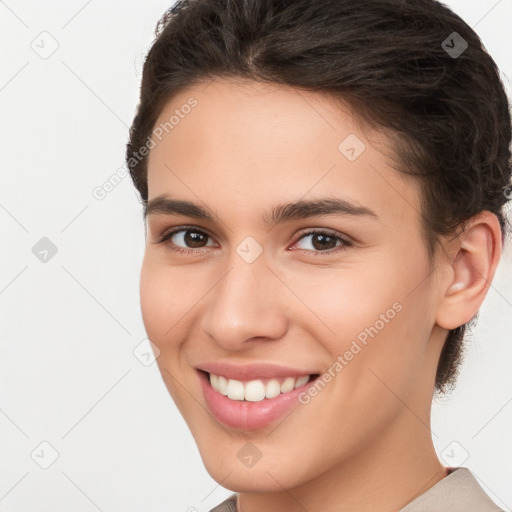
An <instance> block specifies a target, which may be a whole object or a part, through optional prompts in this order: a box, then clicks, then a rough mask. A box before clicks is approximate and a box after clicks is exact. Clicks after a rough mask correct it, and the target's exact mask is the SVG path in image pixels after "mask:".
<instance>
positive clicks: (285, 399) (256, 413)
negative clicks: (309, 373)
mask: <svg viewBox="0 0 512 512" xmlns="http://www.w3.org/2000/svg"><path fill="white" fill-rule="evenodd" d="M198 374H199V380H200V381H201V387H202V390H203V394H204V398H205V400H206V403H207V405H208V407H209V409H210V411H211V412H212V414H213V415H214V417H215V418H216V419H217V420H218V421H219V422H220V423H222V424H224V425H226V426H228V427H233V428H236V429H241V430H254V429H258V428H262V427H266V426H267V425H270V424H271V423H273V422H274V421H276V420H278V419H279V418H281V417H282V416H284V415H285V414H286V413H287V412H288V411H289V410H290V409H292V408H293V407H294V406H295V405H297V404H298V403H299V401H298V396H299V395H300V394H301V393H302V392H304V391H305V390H306V389H307V388H308V387H309V386H310V385H312V384H314V382H315V380H316V379H315V380H310V381H308V382H306V384H304V385H303V386H300V387H298V388H296V389H292V390H291V391H289V392H287V393H281V394H280V395H277V396H276V397H274V398H265V399H263V400H261V401H260V402H249V401H246V400H231V399H230V398H228V397H227V396H224V395H222V394H221V393H219V392H218V391H216V390H215V389H213V388H212V386H211V384H210V381H209V378H208V375H207V374H205V373H203V372H200V371H198Z"/></svg>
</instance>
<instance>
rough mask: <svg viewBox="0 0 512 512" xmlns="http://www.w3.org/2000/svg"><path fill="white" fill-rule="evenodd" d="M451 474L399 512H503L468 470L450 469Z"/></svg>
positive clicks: (462, 468) (461, 468)
mask: <svg viewBox="0 0 512 512" xmlns="http://www.w3.org/2000/svg"><path fill="white" fill-rule="evenodd" d="M451 469H452V471H451V473H450V474H449V475H448V476H446V477H445V478H443V479H442V480H441V481H440V482H438V483H437V484H436V485H434V486H433V487H431V488H430V489H429V490H428V491H427V492H425V493H424V494H422V495H421V496H418V498H416V499H415V500H414V501H412V502H411V503H409V504H408V505H406V506H405V507H404V508H402V509H401V510H400V512H442V511H445V510H450V511H452V512H503V510H502V509H501V508H499V507H498V506H497V505H496V504H495V503H494V502H493V501H492V500H491V498H489V496H488V495H487V494H486V493H485V491H484V490H483V489H482V487H480V484H479V483H478V482H477V480H476V478H475V477H474V476H473V474H472V473H471V471H470V470H469V469H468V468H464V467H460V468H451Z"/></svg>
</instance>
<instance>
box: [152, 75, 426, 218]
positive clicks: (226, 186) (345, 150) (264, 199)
mask: <svg viewBox="0 0 512 512" xmlns="http://www.w3.org/2000/svg"><path fill="white" fill-rule="evenodd" d="M191 105H193V106H192V107H191ZM159 127H160V132H159V134H160V135H159V137H154V136H153V140H154V142H155V146H154V147H153V148H152V149H151V151H150V154H149V161H148V190H149V199H150V200H151V198H155V197H157V196H160V195H165V194H172V195H173V196H178V197H180V198H182V199H188V200H194V201H195V202H198V199H199V200H200V201H201V202H204V203H206V204H208V205H210V206H212V207H213V208H214V209H221V210H222V209H225V210H226V211H227V209H230V210H232V212H233V213H234V212H236V214H235V216H243V214H244V212H247V213H249V212H256V211H261V210H262V208H263V207H264V205H273V204H276V203H278V202H283V201H284V200H286V199H290V200H297V199H300V198H305V197H308V198H315V197H324V196H325V195H326V194H327V195H330V196H332V195H336V196H339V197H340V198H346V199H350V200H352V201H354V202H356V203H359V204H362V205H371V206H372V209H373V210H375V211H377V212H380V213H382V217H383V218H385V217H386V216H388V217H389V218H390V220H391V219H392V220H393V221H396V217H401V218H402V217H404V216H411V215H417V214H418V210H419V205H418V185H417V183H416V181H415V180H413V179H412V178H411V177H410V176H405V175H403V174H401V173H399V172H397V171H396V170H395V168H394V167H393V166H394V165H395V164H394V162H393V160H392V158H391V156H392V155H393V152H392V149H391V145H390V142H389V140H388V139H387V138H386V136H385V135H384V134H383V133H381V132H378V131H370V130H363V129H362V127H361V123H359V122H358V119H357V118H356V117H355V116H354V115H353V114H352V112H351V110H350V108H349V107H348V106H346V105H344V104H342V103H339V102H334V101H333V100H332V99H331V98H329V97H328V96H325V95H323V94H319V93H315V92H311V91H304V90H300V89H296V88H293V87H289V86H283V85H278V84H266V83H265V84H263V83H258V82H254V81H250V80H233V79H229V80H228V79H216V80H212V81H210V82H203V83H200V84H196V85H194V86H193V87H190V88H188V89H186V90H184V91H182V92H181V93H179V94H177V95H175V96H174V97H173V98H172V99H171V101H169V102H168V104H167V105H166V106H165V108H164V109H163V111H162V113H161V115H160V117H159V119H158V121H157V123H156V125H155V129H158V128H159ZM154 133H155V130H154ZM226 201H229V202H228V203H227V202H226ZM264 209H265V208H264ZM380 213H379V216H380Z"/></svg>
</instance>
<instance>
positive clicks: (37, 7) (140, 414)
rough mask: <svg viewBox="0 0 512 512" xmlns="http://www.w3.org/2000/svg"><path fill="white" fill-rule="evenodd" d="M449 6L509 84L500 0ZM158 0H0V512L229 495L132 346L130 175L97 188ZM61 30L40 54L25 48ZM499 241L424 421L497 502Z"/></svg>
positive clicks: (507, 308) (511, 260)
mask: <svg viewBox="0 0 512 512" xmlns="http://www.w3.org/2000/svg"><path fill="white" fill-rule="evenodd" d="M446 3H447V4H448V5H449V6H451V7H452V8H453V9H454V10H455V11H456V12H457V13H458V14H460V15H461V16H462V17H463V18H464V19H465V20H466V21H467V22H468V23H469V24H470V25H471V26H473V27H476V30H477V32H478V33H479V34H480V36H481V37H482V39H483V41H484V44H485V45H486V47H487V48H488V50H489V52H490V53H491V55H492V56H493V57H494V58H495V60H496V62H497V63H498V65H499V66H500V68H501V70H502V72H503V79H504V81H505V84H506V87H507V90H508V93H509V94H510V91H511V88H510V82H509V78H510V79H512V62H511V59H510V48H512V36H511V30H510V22H511V21H512V0H501V1H496V0H485V1H483V0H478V1H473V2H468V1H464V0H458V1H450V2H446ZM169 5H170V3H169V2H165V1H161V0H152V1H149V2H134V1H133V0H131V1H126V0H125V1H121V0H115V1H109V2H104V1H103V2H101V1H99V0H92V1H91V0H90V1H85V0H80V1H68V2H56V1H45V2H35V1H31V2H25V1H15V0H7V2H0V22H1V30H0V38H1V44H2V60H1V71H0V104H1V116H0V127H1V141H2V151H1V152H0V159H1V160H0V166H1V170H2V183H1V187H0V206H1V207H0V222H1V227H2V233H3V235H2V253H1V257H2V259H1V264H0V268H1V276H0V306H1V308H2V309H1V311H2V321H1V358H0V375H1V386H0V429H1V436H0V439H1V453H0V460H1V464H0V511H1V512H14V511H16V512H20V511H23V512H28V511H30V512H39V511H41V512H43V511H44V512H60V511H66V512H75V511H97V510H100V511H103V512H117V511H124V512H129V511H141V510H146V511H152V512H153V511H154V512H159V511H162V512H163V511H192V510H197V511H207V510H209V509H210V508H211V507H213V506H214V505H215V504H217V503H219V502H220V501H222V500H223V499H224V498H225V497H227V496H228V495H229V494H230V493H231V492H230V491H228V490H226V489H223V488H222V487H220V486H218V484H217V483H216V482H215V481H214V480H212V479H211V478H210V477H209V475H208V474H207V473H206V470H205V469H204V467H203V465H202V462H201V459H200V457H199V453H198V451H197V448H196V446H195V443H194V441H193V439H192V437H191V435H190V433H189V431H188V429H187V427H186V425H185V423H184V421H183V419H182V418H181V416H180V415H179V413H178V412H177V409H176V408H175V406H174V404H173V402H172V400H171V398H170V397H169V395H168V393H167V391H166V389H165V387H164V384H163V382H162V381H161V378H160V374H159V372H158V369H157V367H156V364H153V365H151V366H144V365H143V364H142V363H141V362H140V361H139V360H138V359H137V358H136V357H135V356H134V354H133V350H134V348H135V347H137V346H138V345H139V344H140V343H141V342H142V341H143V340H144V338H145V332H144V326H143V323H142V318H141V314H140V307H139V295H138V293H139V290H138V283H139V272H140V266H141V261H142V256H143V251H144V228H143V223H142V215H141V211H142V210H141V205H140V204H139V202H138V199H137V195H136V192H135V188H134V187H133V185H132V183H131V180H130V178H129V177H125V178H124V179H122V180H121V182H120V183H119V185H118V186H117V187H115V189H114V190H112V191H111V192H110V193H108V194H107V196H106V197H105V198H104V199H103V200H97V199H95V198H94V197H93V195H92V191H93V189H94V188H95V187H97V186H101V185H102V184H103V183H104V182H105V181H107V180H108V179H109V177H111V176H112V175H113V174H115V173H116V172H118V170H119V169H121V168H122V167H123V164H124V151H125V144H126V141H127V136H128V127H129V125H130V124H131V120H132V117H133V115H134V113H135V107H136V104H137V101H138V88H139V84H140V77H141V70H142V62H143V58H144V55H145V53H146V52H147V50H148V49H149V46H150V44H151V41H152V40H153V31H154V28H155V25H156V22H157V20H158V19H159V18H160V16H161V15H162V14H163V12H164V11H165V10H166V9H167V8H168V7H169ZM45 31H46V32H47V33H48V34H50V35H47V34H43V35H42V36H41V35H40V34H41V32H45ZM41 38H45V39H44V41H43V42H41ZM53 40H55V41H56V43H54V42H52V41H53ZM57 43H58V48H57V50H56V51H55V52H54V53H53V54H52V55H51V56H49V57H48V58H46V59H43V58H41V57H40V56H39V55H38V54H37V53H36V51H34V49H33V48H32V46H34V47H37V45H39V48H40V49H39V51H40V52H42V51H49V49H51V45H52V44H57ZM31 45H32V46H31ZM43 46H44V49H43V48H42V47H43ZM121 172H122V171H121ZM42 237H48V238H49V239H50V240H51V241H52V242H53V244H55V246H56V247H57V249H58V252H57V253H56V255H55V256H53V257H52V258H51V259H50V260H49V261H47V262H46V263H43V262H41V261H40V260H39V259H38V258H36V256H35V255H34V254H33V252H32V248H33V246H34V245H35V244H36V243H37V242H38V241H39V240H40V239H41V238H42ZM511 254H512V249H509V251H508V253H506V254H505V256H504V259H503V260H502V262H501V263H500V266H499V269H498V273H497V276H496V278H495V280H494V282H493V286H492V288H491V289H490V291H489V294H488V297H487V299H486V302H485V305H484V307H483V308H482V309H481V312H480V318H479V322H478V325H477V327H476V329H474V335H473V337H472V339H471V341H470V343H469V344H468V355H467V361H466V363H465V365H464V368H463V370H462V374H461V377H460V379H459V385H458V388H457V390H456V392H454V393H453V395H451V397H450V398H448V399H445V400H443V401H442V402H436V403H435V405H434V412H433V427H432V430H433V432H434V442H435V445H436V448H437V449H438V453H439V455H440V456H441V457H442V458H443V457H444V461H445V464H446V465H458V463H460V462H462V461H463V459H464V458H465V457H467V460H464V461H463V465H464V466H467V467H469V468H470V469H471V470H472V471H473V472H474V474H475V475H476V476H477V478H478V480H479V481H480V483H481V484H482V486H483V487H484V489H485V490H486V491H487V492H488V493H489V494H490V496H491V497H492V498H493V499H494V500H495V501H496V502H497V503H498V504H499V505H500V506H501V507H502V508H504V509H505V510H507V511H510V510H511V507H512V486H511V485H510V482H511V481H512V436H510V432H511V426H512V385H511V384H512V372H511V371H510V361H511V360H512V358H511V356H512V343H511V341H512V339H511V338H512V337H511V333H512V256H511ZM143 347H145V346H143ZM142 352H144V350H143V349H142ZM41 442H47V443H49V444H50V445H51V446H52V447H53V449H54V450H56V452H58V458H57V460H56V461H55V462H54V463H53V464H52V465H51V466H50V467H49V468H48V469H42V468H41V467H40V465H38V464H37V463H36V462H35V460H36V461H38V462H39V464H48V463H50V462H51V456H52V448H49V447H48V446H47V445H42V446H41V445H40V443H41ZM34 450H35V451H34ZM31 454H32V456H31ZM450 456H451V460H450V459H449V457H450ZM32 457H33V458H32ZM450 462H452V464H450ZM193 507H194V508H193Z"/></svg>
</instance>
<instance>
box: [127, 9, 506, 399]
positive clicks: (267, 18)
mask: <svg viewBox="0 0 512 512" xmlns="http://www.w3.org/2000/svg"><path fill="white" fill-rule="evenodd" d="M155 36H156V39H155V41H154V42H153V44H152V47H151V49H150V50H149V52H148V54H147V56H146V59H145V62H144V68H143V76H142V84H141V90H140V102H139V104H138V107H137V113H136V115H135V118H134V120H133V124H132V127H131V129H130V138H129V142H128V144H127V148H126V149H127V151H126V162H127V165H128V168H129V170H130V174H131V177H132V180H133V182H134V184H135V186H136V188H137V189H138V191H139V193H140V196H141V199H142V201H143V202H144V204H146V203H147V199H148V187H147V160H148V158H147V151H145V152H140V148H143V147H144V146H147V141H148V140H149V137H150V136H151V135H152V131H153V129H154V128H155V123H156V121H157V119H158V117H159V116H160V114H161V112H162V110H163V108H164V107H165V105H166V104H167V102H168V101H169V100H170V99H171V98H172V97H173V96H174V95H176V94H177V93H178V92H181V91H183V90H184V89H186V88H187V87H191V86H192V85H195V84H197V83H199V82H200V81H204V80H208V79H211V78H216V77H219V78H222V77H229V78H247V79H251V80H257V81H263V82H270V83H276V84H285V85H290V86H294V87H297V88H302V89H304V90H309V91H315V92H318V93H322V94H325V95H327V96H328V97H330V98H334V99H339V100H341V101H343V102H345V103H346V104H348V105H349V106H350V107H351V109H352V110H353V111H354V112H355V113H356V117H357V119H359V120H360V121H362V122H364V123H365V124H366V125H368V126H374V127H377V128H380V129H381V130H383V131H384V132H386V133H387V134H388V135H389V136H390V140H391V141H392V143H393V154H394V158H395V162H396V163H397V170H399V171H400V172H403V173H406V174H410V175H413V176H416V177H417V179H418V180H420V181H421V185H422V186H421V203H420V208H421V212H420V215H421V216H422V225H423V234H424V237H425V241H426V247H427V249H428V253H429V260H430V262H432V257H433V255H434V254H435V250H436V247H437V246H438V244H439V241H440V237H441V236H444V235H449V236H452V235H455V236H456V233H458V231H457V230H458V229H459V228H460V227H461V226H462V227H464V225H465V223H466V221H468V220H469V219H470V218H471V217H472V216H474V215H476V214H478V213H479V212H482V211H484V210H488V211H490V212H492V213H494V214H495V215H496V216H497V217H498V219H499V221H500V225H501V229H502V237H503V241H505V238H506V237H505V233H506V232H507V229H506V228H507V224H509V223H508V221H507V219H506V217H505V215H504V213H503V210H504V209H503V206H504V204H505V203H506V202H507V200H508V199H509V198H510V196H511V195H512V194H510V191H511V190H512V189H510V188H509V185H510V183H509V179H510V165H511V161H510V147H509V145H510V140H511V120H510V113H509V109H508V108H509V107H508V101H507V96H506V94H505V91H504V89H503V84H502V83H501V80H500V77H499V71H498V68H497V66H496V64H495V62H494V61H493V59H492V58H491V57H490V56H489V54H488V53H487V52H486V50H485V49H484V47H483V45H482V42H481V41H480V39H479V37H478V35H477V34H476V33H475V32H474V31H473V29H472V28H471V27H469V26H468V25H467V24H466V23H465V22H464V21H463V20H462V19H461V18H459V17H458V16H457V15H456V14H454V13H453V12H452V11H451V10H450V9H448V8H447V7H446V6H445V5H443V4H442V3H439V2H437V1H435V0H409V1H407V2H404V1H398V0H366V1H364V2H361V1H360V0H315V1H312V0H296V1H293V2H290V1H289V0H183V1H180V0H178V2H177V3H176V4H175V5H174V6H173V7H172V8H170V9H169V10H168V11H167V12H166V13H165V14H164V15H163V17H162V18H161V20H160V21H159V22H158V24H157V27H156V30H155ZM466 45H467V47H466ZM509 227H510V225H509ZM475 319H476V316H475V317H474V318H473V319H472V320H475ZM468 325H469V324H464V325H462V326H460V327H457V328H456V329H453V330H451V331H450V332H449V334H448V336H447V339H446V341H445V345H444V348H443V351H442V354H441V357H440V361H439V364H438V368H437V375H436V390H437V391H438V392H446V391H447V390H448V388H451V387H453V385H454V383H455V378H456V376H457V373H458V367H459V365H460V363H461V360H462V347H463V338H464V333H465V330H466V327H467V326H468Z"/></svg>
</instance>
